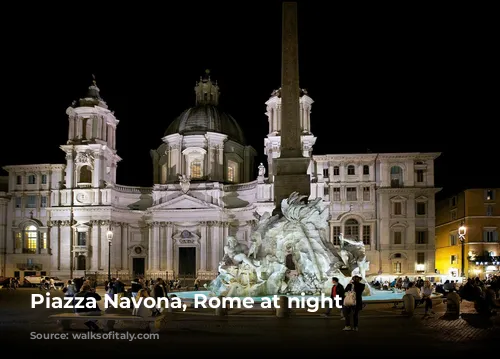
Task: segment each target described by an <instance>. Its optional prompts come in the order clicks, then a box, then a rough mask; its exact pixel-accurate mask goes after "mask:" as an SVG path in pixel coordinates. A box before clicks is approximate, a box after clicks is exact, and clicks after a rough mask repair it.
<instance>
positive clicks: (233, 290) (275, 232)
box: [207, 192, 372, 297]
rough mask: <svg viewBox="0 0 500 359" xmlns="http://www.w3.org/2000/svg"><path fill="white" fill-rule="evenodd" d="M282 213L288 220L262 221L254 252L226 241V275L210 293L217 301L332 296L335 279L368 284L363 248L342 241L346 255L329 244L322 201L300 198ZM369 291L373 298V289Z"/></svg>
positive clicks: (285, 203)
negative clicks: (356, 278) (357, 279)
mask: <svg viewBox="0 0 500 359" xmlns="http://www.w3.org/2000/svg"><path fill="white" fill-rule="evenodd" d="M281 208H282V214H283V216H282V217H279V216H278V215H275V216H271V215H270V214H269V213H266V214H264V215H263V216H261V217H260V219H259V224H258V225H257V227H256V228H255V229H254V231H253V232H252V236H251V239H252V241H251V246H250V248H249V247H248V246H247V245H245V244H242V243H239V242H238V240H237V239H236V238H234V237H228V238H226V242H227V244H226V245H225V247H224V258H223V261H222V262H221V263H220V264H219V273H220V274H219V275H218V276H217V278H215V279H214V280H213V281H212V282H211V283H210V284H209V285H208V287H207V288H208V290H209V291H210V292H211V294H212V295H216V296H219V295H224V296H230V297H233V296H250V297H256V296H266V295H276V294H284V295H300V294H301V293H306V294H309V295H319V294H321V293H325V294H329V292H330V288H331V278H332V277H338V278H339V281H340V282H341V283H342V284H344V285H347V284H348V282H349V281H350V279H351V277H352V276H353V275H354V274H357V275H359V276H361V277H362V279H364V280H365V281H366V279H365V273H366V270H367V269H368V266H369V262H367V261H366V255H365V247H364V244H363V242H361V241H358V240H356V239H349V238H344V237H343V236H342V235H341V237H340V239H341V248H340V250H337V249H336V248H335V247H334V246H333V245H332V243H330V242H329V240H328V237H327V233H328V232H327V230H328V210H327V208H326V206H325V205H324V203H323V201H322V199H321V198H318V199H315V200H313V201H310V202H308V201H307V197H306V196H301V195H299V194H298V193H297V192H294V193H292V194H291V195H290V197H289V198H288V199H286V200H283V201H282V205H281ZM366 287H367V293H366V295H370V293H371V290H372V289H371V286H369V285H367V286H366Z"/></svg>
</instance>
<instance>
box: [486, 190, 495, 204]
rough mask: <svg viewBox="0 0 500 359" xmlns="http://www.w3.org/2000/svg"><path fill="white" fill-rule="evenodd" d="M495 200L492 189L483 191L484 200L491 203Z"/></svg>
mask: <svg viewBox="0 0 500 359" xmlns="http://www.w3.org/2000/svg"><path fill="white" fill-rule="evenodd" d="M494 199H495V190H493V189H487V190H486V191H485V200H487V201H493V200H494Z"/></svg>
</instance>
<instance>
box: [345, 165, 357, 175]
mask: <svg viewBox="0 0 500 359" xmlns="http://www.w3.org/2000/svg"><path fill="white" fill-rule="evenodd" d="M355 174H356V169H355V168H354V165H349V166H347V175H348V176H354V175H355Z"/></svg>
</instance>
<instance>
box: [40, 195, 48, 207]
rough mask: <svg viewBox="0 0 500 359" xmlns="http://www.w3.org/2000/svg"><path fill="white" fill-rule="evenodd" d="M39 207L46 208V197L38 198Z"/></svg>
mask: <svg viewBox="0 0 500 359" xmlns="http://www.w3.org/2000/svg"><path fill="white" fill-rule="evenodd" d="M40 207H42V208H45V207H47V196H42V197H40Z"/></svg>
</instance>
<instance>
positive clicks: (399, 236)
mask: <svg viewBox="0 0 500 359" xmlns="http://www.w3.org/2000/svg"><path fill="white" fill-rule="evenodd" d="M402 243H403V232H400V231H397V232H394V244H402Z"/></svg>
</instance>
